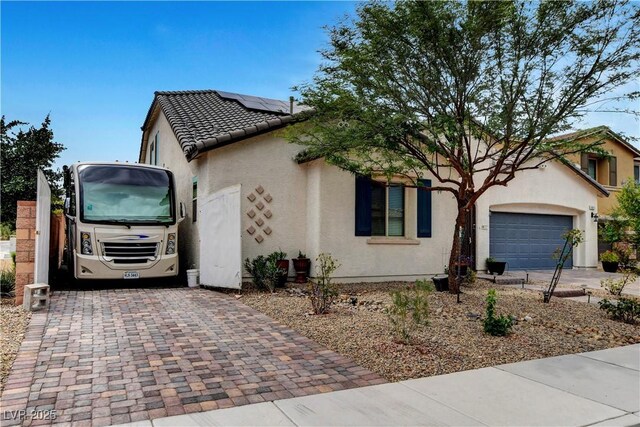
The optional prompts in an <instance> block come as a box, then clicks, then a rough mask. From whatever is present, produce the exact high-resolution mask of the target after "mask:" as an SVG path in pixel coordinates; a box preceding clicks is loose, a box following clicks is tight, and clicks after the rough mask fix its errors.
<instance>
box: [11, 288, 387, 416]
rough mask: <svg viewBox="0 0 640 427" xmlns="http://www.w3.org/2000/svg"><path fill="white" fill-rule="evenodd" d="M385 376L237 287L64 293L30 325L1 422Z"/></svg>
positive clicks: (161, 411)
mask: <svg viewBox="0 0 640 427" xmlns="http://www.w3.org/2000/svg"><path fill="white" fill-rule="evenodd" d="M383 382H384V380H383V379H382V378H380V377H379V376H378V375H376V374H373V373H371V372H370V371H368V370H366V369H364V368H362V367H360V366H358V365H356V364H355V363H354V362H353V361H351V360H349V359H347V358H345V357H343V356H341V355H339V354H337V353H335V352H333V351H330V350H327V349H326V348H324V347H322V346H320V345H319V344H317V343H315V342H313V341H311V340H310V339H308V338H306V337H303V336H301V335H300V334H298V333H297V332H295V331H293V330H291V329H289V328H287V327H285V326H283V325H281V324H279V323H277V322H275V321H274V320H272V319H271V318H269V317H267V316H265V315H263V314H261V313H259V312H257V311H255V310H253V309H252V308H250V307H248V306H246V305H244V304H242V303H241V302H240V301H239V300H237V299H236V298H235V297H233V296H228V295H225V294H222V293H218V292H212V291H208V290H204V289H188V288H160V289H155V288H151V289H109V290H94V291H62V292H56V293H54V295H53V296H52V300H51V307H50V309H49V312H48V313H47V314H43V313H41V314H36V315H34V317H33V320H32V323H31V324H30V326H29V329H28V330H27V334H26V337H25V341H24V342H23V344H22V347H21V349H20V352H19V354H18V357H17V359H16V361H15V363H14V369H13V370H12V373H11V375H10V376H9V379H8V381H7V386H6V388H5V390H4V392H3V395H2V413H3V422H2V425H3V426H9V425H16V424H22V425H39V424H51V423H53V424H58V423H70V422H73V423H74V424H76V423H77V425H83V424H86V425H94V426H96V425H98V426H99V425H110V424H118V423H126V422H131V421H140V420H145V419H154V418H158V417H166V416H171V415H180V414H185V413H193V412H199V411H207V410H212V409H218V408H228V407H233V406H239V405H245V404H249V403H259V402H265V401H273V400H277V399H286V398H291V397H297V396H305V395H310V394H316V393H323V392H330V391H336V390H343V389H348V388H352V387H360V386H366V385H374V384H380V383H383ZM21 409H22V410H25V414H23V415H16V414H18V413H17V412H15V411H19V410H21ZM51 410H54V411H55V420H51V419H38V418H44V417H43V416H42V414H53V412H48V411H51ZM34 414H35V416H34Z"/></svg>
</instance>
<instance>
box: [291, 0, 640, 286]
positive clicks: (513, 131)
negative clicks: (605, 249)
mask: <svg viewBox="0 0 640 427" xmlns="http://www.w3.org/2000/svg"><path fill="white" fill-rule="evenodd" d="M328 32H329V36H330V44H329V46H328V48H327V49H325V50H323V51H321V54H322V56H323V58H324V62H323V64H322V65H321V66H320V67H319V69H318V71H317V72H316V74H315V76H314V78H313V80H312V81H311V82H309V83H306V84H303V85H301V86H299V87H296V88H294V89H296V90H299V91H300V94H301V98H302V99H301V102H302V103H303V104H305V105H307V106H310V107H312V110H311V111H313V113H311V114H309V116H308V117H305V118H306V119H307V120H304V121H300V123H298V124H297V125H296V126H293V127H291V128H290V130H288V131H287V137H288V138H289V140H290V141H291V142H294V143H298V144H302V145H305V146H306V149H305V151H304V152H303V153H302V154H301V155H303V156H305V157H308V158H320V157H324V159H325V160H326V161H327V162H329V163H330V164H333V165H336V166H338V167H340V168H342V169H345V170H348V171H350V172H352V173H355V174H362V175H370V176H371V175H374V176H382V177H384V178H383V179H384V180H386V181H387V182H389V181H391V180H392V179H394V177H396V178H397V177H398V176H400V177H403V178H404V180H405V181H407V180H409V181H410V182H412V184H413V185H415V186H416V187H419V191H444V192H448V193H451V194H452V195H453V196H454V198H455V200H456V203H457V208H458V214H457V217H456V220H455V232H454V238H453V242H452V248H451V258H450V262H449V265H453V264H454V263H455V261H456V260H457V259H459V255H460V245H459V239H458V238H457V236H458V235H459V233H460V232H461V230H463V227H464V225H465V221H466V214H467V212H468V211H469V210H470V209H471V208H472V207H473V206H474V204H475V203H476V201H477V200H478V199H479V198H480V197H481V196H482V195H483V194H484V193H485V192H486V191H487V190H488V189H490V188H492V187H495V186H506V185H508V184H509V182H510V181H511V180H513V179H514V178H515V176H516V175H519V174H520V173H522V172H523V171H526V170H529V169H536V168H538V167H539V166H540V165H542V164H543V163H545V162H549V161H552V160H558V161H565V162H566V161H567V160H566V158H567V156H568V155H569V154H573V153H579V152H582V151H587V150H589V151H595V152H600V153H602V152H603V151H602V149H601V148H599V144H601V141H596V142H594V143H593V144H590V145H581V144H580V143H579V142H576V141H570V140H568V139H561V138H551V136H552V135H554V134H557V133H559V132H563V131H566V130H568V129H569V128H570V127H571V124H572V123H573V122H575V120H576V119H578V118H579V117H581V116H582V115H584V114H585V112H587V110H588V109H589V108H592V107H593V105H598V104H597V102H599V101H603V100H605V99H607V98H606V97H605V96H606V95H607V94H609V93H611V91H613V90H618V91H620V90H622V89H623V86H624V85H625V84H626V83H628V82H629V81H630V80H632V79H633V78H635V77H637V76H638V64H639V61H638V59H640V54H639V51H638V46H640V37H639V32H640V13H639V7H638V5H637V4H630V3H627V2H624V1H616V0H612V1H609V0H605V1H598V2H539V3H537V2H536V3H528V2H515V1H504V2H408V1H407V2H396V3H387V2H384V3H383V2H373V3H367V4H364V5H362V6H360V7H359V8H358V10H357V19H355V20H354V21H348V20H345V21H343V22H341V23H340V24H338V25H336V26H335V27H332V28H330V29H329V30H328ZM637 95H638V94H637V93H626V94H624V95H621V96H616V97H613V98H615V99H614V100H613V101H619V100H620V99H623V98H625V99H628V98H629V97H636V98H637ZM609 98H611V97H609ZM608 100H609V101H610V103H611V101H612V100H611V99H608ZM425 172H428V173H429V174H430V175H432V176H433V177H435V179H436V180H437V181H438V183H437V185H434V186H432V187H430V188H425V187H421V186H420V184H419V181H418V179H417V178H419V177H421V175H423V174H424V173H425ZM449 279H450V280H449V281H450V284H451V285H450V290H451V292H453V293H455V292H457V291H458V289H459V283H457V281H455V269H451V268H450V269H449Z"/></svg>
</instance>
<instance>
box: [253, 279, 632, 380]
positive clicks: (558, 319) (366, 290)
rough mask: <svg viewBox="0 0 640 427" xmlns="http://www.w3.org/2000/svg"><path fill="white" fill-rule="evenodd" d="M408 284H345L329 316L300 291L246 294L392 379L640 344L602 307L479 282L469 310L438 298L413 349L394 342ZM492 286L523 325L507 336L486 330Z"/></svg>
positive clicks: (502, 306)
mask: <svg viewBox="0 0 640 427" xmlns="http://www.w3.org/2000/svg"><path fill="white" fill-rule="evenodd" d="M408 285H409V284H408V283H402V282H385V283H376V284H372V283H366V284H354V285H342V287H341V294H342V296H341V298H340V299H341V302H339V303H337V304H336V305H335V306H334V308H333V309H332V311H331V312H330V313H329V314H326V315H321V316H315V315H310V314H309V312H310V307H311V306H310V303H309V301H308V300H307V298H306V296H304V295H303V294H302V292H300V291H298V290H296V288H295V287H294V288H293V289H291V288H290V289H286V290H279V291H278V292H277V293H276V294H261V293H255V292H249V293H245V294H244V295H243V296H242V301H243V302H244V303H246V304H247V305H250V306H251V307H253V308H255V309H257V310H259V311H262V312H263V313H265V314H267V315H269V316H271V317H272V318H274V319H276V320H278V321H279V322H281V323H283V324H285V325H287V326H289V327H291V328H293V329H295V330H297V331H298V332H300V333H301V334H303V335H305V336H307V337H309V338H311V339H313V340H315V341H317V342H319V343H320V344H322V345H324V346H326V347H328V348H329V349H331V350H334V351H336V352H338V353H341V354H343V355H345V356H348V357H350V358H352V359H353V360H354V361H355V362H356V363H358V364H359V365H361V366H363V367H365V368H367V369H369V370H371V371H373V372H375V373H377V374H379V375H381V376H383V377H385V378H386V379H387V380H389V381H400V380H405V379H410V378H419V377H425V376H431V375H440V374H446V373H451V372H458V371H463V370H467V369H475V368H482V367H487V366H495V365H500V364H503V363H511V362H519V361H523V360H529V359H537V358H542V357H551V356H558V355H562V354H571V353H578V352H584V351H593V350H600V349H604V348H609V347H615V346H621V345H628V344H634V343H639V342H640V326H638V325H628V324H625V323H621V322H616V321H613V320H611V319H609V318H607V317H606V314H605V313H604V312H603V311H602V310H599V309H598V307H597V306H595V305H592V304H585V303H580V302H575V301H569V300H562V299H561V298H553V299H552V300H551V303H549V304H544V303H542V295H541V293H539V292H532V291H527V290H521V289H514V288H503V287H500V286H499V285H494V284H490V283H488V282H485V281H479V282H478V283H476V284H475V285H473V286H472V287H464V288H463V292H464V293H463V294H462V295H461V300H462V303H461V304H457V303H456V296H455V295H451V294H449V293H442V292H435V293H433V294H432V295H430V297H429V303H430V325H429V326H428V327H426V328H425V329H424V330H422V331H421V332H420V333H419V334H418V335H417V337H416V340H415V342H414V344H413V345H404V344H401V343H398V342H395V341H394V337H393V336H392V334H391V330H390V328H389V323H388V320H387V316H386V314H385V307H387V306H388V305H389V304H390V303H391V298H390V296H389V291H390V290H393V289H401V288H406V287H407V286H408ZM491 287H493V288H496V289H497V291H498V304H497V310H498V313H499V314H507V315H512V316H514V317H515V318H516V319H517V324H516V325H515V326H514V327H513V333H512V334H510V335H509V336H507V337H492V336H489V335H486V334H485V333H484V332H483V327H482V318H483V317H484V310H485V302H484V300H485V298H486V294H487V290H488V289H489V288H491ZM299 289H304V287H302V288H299ZM354 298H355V299H357V300H354ZM354 302H355V305H353V304H354ZM525 319H526V320H525Z"/></svg>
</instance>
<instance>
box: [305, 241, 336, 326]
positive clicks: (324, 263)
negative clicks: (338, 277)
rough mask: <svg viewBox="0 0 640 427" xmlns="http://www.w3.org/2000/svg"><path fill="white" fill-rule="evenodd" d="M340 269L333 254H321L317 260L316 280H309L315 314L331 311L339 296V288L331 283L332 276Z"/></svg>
mask: <svg viewBox="0 0 640 427" xmlns="http://www.w3.org/2000/svg"><path fill="white" fill-rule="evenodd" d="M338 267H340V264H338V262H337V260H336V259H334V258H333V257H332V256H331V254H327V253H321V254H320V255H318V257H317V258H316V278H315V280H309V292H310V297H309V298H310V299H311V307H312V309H313V312H314V313H315V314H324V313H326V312H327V311H329V308H330V307H331V304H333V300H334V299H335V298H336V297H337V296H338V287H337V286H336V285H335V284H333V283H331V275H332V274H333V273H334V272H335V271H336V270H337V269H338Z"/></svg>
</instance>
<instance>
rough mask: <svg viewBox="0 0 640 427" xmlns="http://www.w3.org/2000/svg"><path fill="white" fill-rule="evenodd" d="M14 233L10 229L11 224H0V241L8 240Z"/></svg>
mask: <svg viewBox="0 0 640 427" xmlns="http://www.w3.org/2000/svg"><path fill="white" fill-rule="evenodd" d="M14 233H15V230H14V229H13V228H12V227H11V224H9V223H8V222H3V223H2V224H0V239H1V240H9V238H10V237H11V235H12V234H14Z"/></svg>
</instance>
